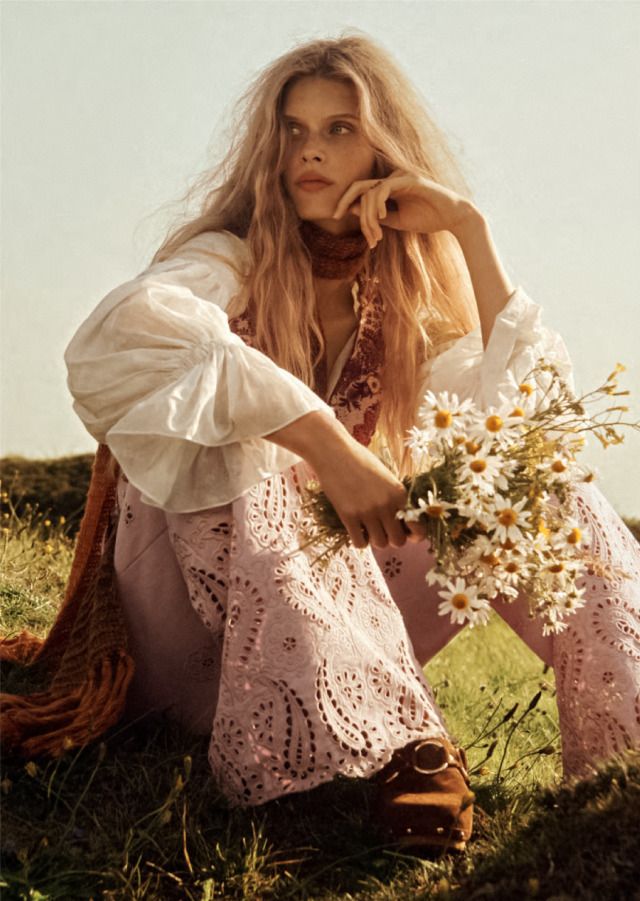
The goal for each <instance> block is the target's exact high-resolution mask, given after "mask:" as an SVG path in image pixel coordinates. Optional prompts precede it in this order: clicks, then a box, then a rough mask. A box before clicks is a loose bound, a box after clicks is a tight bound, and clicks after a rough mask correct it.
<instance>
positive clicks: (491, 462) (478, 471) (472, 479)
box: [458, 441, 509, 494]
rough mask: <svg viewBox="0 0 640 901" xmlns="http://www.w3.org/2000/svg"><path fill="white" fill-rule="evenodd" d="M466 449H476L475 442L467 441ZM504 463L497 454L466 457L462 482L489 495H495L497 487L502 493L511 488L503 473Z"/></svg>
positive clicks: (461, 467)
mask: <svg viewBox="0 0 640 901" xmlns="http://www.w3.org/2000/svg"><path fill="white" fill-rule="evenodd" d="M465 447H471V448H474V447H476V444H475V442H473V441H467V442H466V445H465ZM502 467H503V461H502V460H501V459H500V457H498V456H496V455H495V454H490V453H487V454H484V453H477V452H476V455H475V456H468V455H466V454H465V455H464V456H463V459H462V462H461V464H460V468H459V470H458V471H459V473H460V482H461V483H462V484H463V485H473V486H474V487H476V488H480V489H482V490H483V491H485V492H486V493H487V494H493V493H494V492H495V487H496V486H497V487H498V488H500V489H501V490H502V491H506V490H507V489H508V487H509V482H508V481H507V479H506V477H505V475H504V472H503V469H502Z"/></svg>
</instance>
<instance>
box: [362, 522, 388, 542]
mask: <svg viewBox="0 0 640 901" xmlns="http://www.w3.org/2000/svg"><path fill="white" fill-rule="evenodd" d="M362 524H363V526H364V527H365V530H366V532H367V535H368V536H369V541H370V542H371V544H372V545H373V546H374V547H386V546H387V545H388V544H389V539H388V538H387V533H386V532H385V530H384V527H383V525H382V523H381V522H380V520H379V519H376V518H374V517H372V518H371V519H366V520H364V521H363V523H362Z"/></svg>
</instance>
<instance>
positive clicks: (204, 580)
mask: <svg viewBox="0 0 640 901" xmlns="http://www.w3.org/2000/svg"><path fill="white" fill-rule="evenodd" d="M303 470H304V471H303ZM309 476H310V473H309V472H308V471H306V470H305V469H304V464H298V466H296V467H292V468H291V469H290V470H287V472H285V473H281V474H279V475H277V476H273V477H271V478H269V479H267V480H265V481H264V482H261V483H259V484H258V485H256V486H254V488H252V489H251V491H249V492H248V493H247V494H246V495H244V496H243V497H241V498H239V499H237V500H235V501H233V502H232V504H231V505H229V508H230V509H229V508H217V509H213V510H203V511H200V512H198V513H190V514H170V513H167V514H166V517H167V522H168V526H169V535H170V539H171V542H172V544H173V547H174V548H175V551H176V556H177V559H178V561H179V563H180V567H181V570H182V573H183V575H184V579H185V581H186V583H187V585H188V587H189V596H190V598H191V602H192V604H193V606H194V609H195V610H196V611H197V612H198V614H199V615H200V617H201V618H202V621H203V622H204V623H205V625H206V626H207V628H209V629H211V630H212V631H215V632H219V633H220V634H221V636H223V650H222V661H221V674H220V688H219V694H218V703H217V708H216V713H215V717H214V721H213V729H212V734H211V742H210V747H209V760H210V763H211V766H212V769H213V772H214V774H215V776H216V778H217V779H218V782H219V784H220V786H221V788H222V790H223V791H224V793H225V795H226V796H227V797H228V799H229V800H230V802H231V803H234V804H237V805H255V804H261V803H263V802H264V801H267V800H269V799H271V798H276V797H279V796H281V795H283V794H287V793H290V792H296V791H300V790H302V789H306V788H311V787H312V786H315V785H318V784H319V783H321V782H324V781H327V780H329V779H332V778H333V777H334V776H335V775H336V774H337V773H342V774H344V775H347V776H368V775H371V774H373V773H374V772H375V771H377V770H378V769H380V768H381V767H382V766H383V765H384V763H386V761H388V760H389V758H390V757H391V755H392V753H393V751H394V750H395V749H396V748H399V747H403V746H404V745H406V744H408V743H409V742H410V741H412V740H414V739H416V738H421V737H424V736H426V735H446V729H445V727H444V725H443V723H442V720H441V717H440V713H439V711H438V708H437V707H436V705H435V702H434V699H433V696H432V694H431V691H430V690H429V687H428V685H427V683H426V681H425V679H424V677H423V675H422V672H421V670H420V666H419V664H418V663H417V661H416V660H415V656H414V655H413V650H412V647H411V644H410V641H409V638H408V636H407V633H406V629H405V625H404V621H403V619H402V615H401V613H400V611H399V609H398V607H397V606H396V604H395V603H394V602H393V600H392V598H391V596H390V595H389V592H388V589H387V587H386V583H385V580H384V577H383V576H382V573H381V572H380V570H379V568H378V567H377V565H376V564H375V561H374V560H373V559H372V555H371V549H370V548H367V549H365V550H364V551H359V550H356V549H354V548H345V549H343V550H342V551H341V552H340V553H339V554H338V555H337V556H336V557H334V558H333V559H332V560H331V561H330V563H329V566H328V567H327V568H326V569H325V570H321V569H320V568H319V567H312V565H311V563H312V560H313V558H314V554H313V553H312V552H309V553H307V552H305V551H303V550H300V549H299V546H298V542H299V533H298V524H299V521H300V518H301V517H302V515H303V514H302V509H301V504H302V494H301V488H300V486H301V485H303V484H305V482H306V481H307V479H308V478H309Z"/></svg>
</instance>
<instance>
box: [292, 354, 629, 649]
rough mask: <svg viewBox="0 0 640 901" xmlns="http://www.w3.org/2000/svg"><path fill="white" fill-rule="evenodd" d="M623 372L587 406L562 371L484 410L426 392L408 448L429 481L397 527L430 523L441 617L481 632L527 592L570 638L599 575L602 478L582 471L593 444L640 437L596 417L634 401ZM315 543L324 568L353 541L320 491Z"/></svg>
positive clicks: (312, 517) (310, 537)
mask: <svg viewBox="0 0 640 901" xmlns="http://www.w3.org/2000/svg"><path fill="white" fill-rule="evenodd" d="M623 370H624V367H623V366H621V365H620V364H617V365H616V368H615V369H614V371H613V372H612V373H611V374H610V375H609V376H608V378H607V380H606V381H605V382H604V384H603V385H601V386H600V387H599V388H597V389H595V390H594V391H591V392H590V393H589V394H586V395H583V396H582V397H580V398H576V397H575V396H574V394H573V392H572V391H571V390H570V388H569V386H568V385H567V384H566V383H565V382H564V380H563V379H562V377H561V376H560V374H559V373H558V371H557V370H556V369H555V368H554V367H553V366H552V365H550V364H547V363H545V362H544V361H543V360H539V361H538V363H537V364H536V366H535V367H534V368H533V369H532V370H531V372H530V373H529V374H528V375H527V376H526V377H525V379H524V380H523V381H522V382H521V383H516V382H515V380H514V379H513V378H511V385H510V386H509V388H508V389H507V392H506V393H504V394H500V395H499V398H498V399H499V403H498V405H496V406H491V407H489V408H487V409H478V407H477V406H476V405H475V404H474V403H473V402H472V401H470V400H462V401H461V400H459V398H458V397H457V396H456V395H455V394H451V395H450V394H449V393H448V392H446V391H445V392H442V393H439V394H433V393H432V392H427V394H426V395H425V396H424V399H423V401H422V404H421V406H420V409H419V412H418V420H417V423H416V425H415V426H413V428H411V429H410V431H409V433H408V435H407V437H406V442H405V443H406V444H407V446H408V447H409V448H410V449H411V454H412V457H413V459H414V461H415V462H416V469H417V470H418V475H416V476H414V477H413V478H405V479H404V484H405V486H406V488H407V503H406V506H405V507H404V509H402V510H399V511H398V513H397V516H398V518H399V519H404V520H405V521H411V520H414V521H415V520H420V521H421V522H423V523H424V524H425V526H426V529H427V539H428V542H429V544H430V547H431V551H432V552H433V554H434V558H435V563H434V565H433V567H432V568H431V569H430V570H429V572H428V574H427V582H428V583H429V584H430V585H437V586H439V591H438V594H439V596H440V597H441V598H442V602H441V603H440V604H439V613H440V614H442V615H446V614H450V615H451V618H452V621H455V622H459V623H464V622H465V621H468V622H469V624H470V625H471V626H473V625H475V624H478V623H486V621H487V619H488V617H489V612H490V609H491V605H490V602H491V601H492V600H493V599H494V598H496V597H498V596H500V597H501V598H503V599H504V600H506V601H509V600H513V599H514V598H515V597H517V595H518V594H519V593H520V592H521V591H525V592H526V593H527V595H528V597H529V601H530V607H531V612H532V614H533V615H534V616H537V617H539V618H541V619H542V622H543V626H542V628H543V633H544V634H545V635H546V634H549V633H550V632H559V631H561V630H562V629H564V628H566V623H565V622H564V617H565V616H566V615H567V614H570V613H572V612H573V611H575V610H576V609H577V608H579V607H581V606H582V605H583V604H584V599H583V594H584V590H585V589H584V588H582V587H579V586H578V581H579V578H580V576H581V575H582V574H583V572H584V570H585V569H586V568H587V567H588V568H590V569H593V570H595V571H597V572H601V571H603V570H602V564H600V563H599V562H598V561H597V560H595V559H594V558H593V557H592V556H591V555H590V553H589V540H590V536H589V532H588V529H587V527H586V526H585V524H584V523H582V522H581V521H580V519H579V516H578V512H577V505H576V502H575V497H576V491H577V489H578V486H579V484H580V483H581V482H591V481H593V479H594V478H595V474H594V472H593V471H592V470H590V469H588V468H587V467H585V466H583V465H581V464H580V463H579V462H578V459H577V457H578V454H579V452H580V450H581V449H582V447H583V446H584V444H585V437H584V435H585V433H588V432H592V433H593V434H594V435H595V436H596V438H597V439H598V440H599V441H600V442H601V443H602V445H603V446H604V447H608V446H609V445H612V444H619V443H621V442H622V441H623V436H622V435H621V433H620V431H619V427H620V426H630V427H631V428H635V429H640V423H638V422H635V423H633V422H626V421H624V420H623V418H622V416H623V414H624V413H625V412H627V411H628V407H626V406H622V405H618V404H617V403H616V404H615V405H613V406H608V407H606V409H604V410H600V411H598V412H596V413H591V414H589V413H588V412H587V408H588V407H589V406H590V405H591V404H593V403H594V402H596V401H599V400H602V399H603V398H605V397H611V396H620V395H626V394H628V393H629V392H628V391H621V390H619V389H618V384H617V377H618V374H619V373H620V372H622V371H623ZM306 487H307V501H306V504H305V509H306V512H307V514H309V516H308V519H307V526H306V538H307V543H306V545H304V546H305V547H307V546H309V545H317V546H319V547H322V548H323V552H322V553H321V554H320V556H319V557H318V558H317V559H318V560H321V559H322V558H326V556H327V555H330V554H332V553H335V552H336V551H337V550H338V549H339V548H341V547H342V546H344V545H345V544H348V543H349V536H348V534H347V532H346V530H345V529H344V527H343V525H342V523H341V522H340V520H339V518H338V516H337V514H336V512H335V510H334V509H333V507H332V505H331V503H330V502H329V500H328V498H327V497H326V495H324V493H323V492H322V491H321V489H320V486H319V485H318V484H317V483H310V484H308V485H307V486H306Z"/></svg>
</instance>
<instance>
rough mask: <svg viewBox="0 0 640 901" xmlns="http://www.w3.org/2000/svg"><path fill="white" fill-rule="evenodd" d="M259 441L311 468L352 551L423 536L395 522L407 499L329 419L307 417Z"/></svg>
mask: <svg viewBox="0 0 640 901" xmlns="http://www.w3.org/2000/svg"><path fill="white" fill-rule="evenodd" d="M264 437H265V438H267V439H268V440H270V441H274V442H275V443H276V444H280V445H282V446H283V447H286V448H288V449H289V450H291V451H293V452H294V453H296V454H298V455H299V456H301V457H303V458H304V459H305V460H306V461H307V462H308V463H309V464H310V466H311V467H312V468H313V470H314V472H315V474H316V475H317V477H318V481H319V482H320V485H321V487H322V489H323V491H324V492H325V494H326V495H327V497H328V498H329V500H330V501H331V503H332V504H333V507H334V508H335V511H336V513H337V514H338V516H339V517H340V519H341V521H342V523H343V525H344V527H345V528H346V530H347V532H348V533H349V537H350V538H351V541H352V543H353V544H354V546H355V547H357V548H363V547H366V546H367V544H368V542H369V541H371V543H372V544H373V545H375V547H379V548H383V547H387V545H388V544H391V545H392V547H402V546H403V545H404V544H405V542H406V541H407V537H408V536H409V539H408V540H409V541H419V540H422V539H423V538H424V537H425V533H424V529H423V527H422V526H421V524H420V523H407V524H406V526H405V524H404V523H403V522H402V521H401V520H399V519H397V518H396V513H397V511H398V510H400V509H402V508H403V507H404V506H405V504H406V500H407V490H406V488H405V487H404V485H403V484H402V482H401V481H400V480H399V479H397V478H396V477H395V476H394V475H393V473H392V472H390V471H389V470H388V469H387V467H386V466H385V465H384V464H383V463H382V462H381V461H380V460H379V459H378V458H377V457H376V456H375V454H373V453H371V451H369V450H367V448H366V447H363V445H361V444H359V443H358V442H357V441H356V440H355V439H354V438H352V437H351V435H350V434H349V432H348V431H347V430H346V429H345V428H344V426H343V425H342V424H341V423H339V422H338V421H337V420H336V419H334V418H333V417H331V416H329V415H327V414H326V413H324V412H322V411H317V412H313V413H306V414H305V415H304V416H301V417H300V418H299V419H296V420H294V422H292V423H290V424H289V425H288V426H285V427H284V428H282V429H278V431H277V432H272V433H271V434H270V435H265V436H264ZM407 528H408V531H407Z"/></svg>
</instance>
